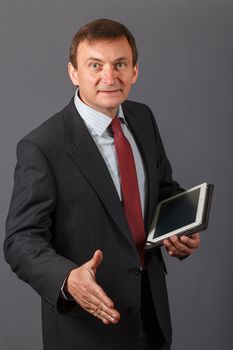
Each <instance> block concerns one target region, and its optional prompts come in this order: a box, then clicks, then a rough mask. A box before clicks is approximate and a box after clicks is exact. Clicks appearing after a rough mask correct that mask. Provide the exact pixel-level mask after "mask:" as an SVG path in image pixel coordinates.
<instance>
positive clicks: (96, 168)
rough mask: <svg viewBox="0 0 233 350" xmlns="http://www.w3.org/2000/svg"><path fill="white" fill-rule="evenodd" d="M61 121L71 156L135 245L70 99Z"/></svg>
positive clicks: (111, 185) (102, 163) (108, 178)
mask: <svg viewBox="0 0 233 350" xmlns="http://www.w3.org/2000/svg"><path fill="white" fill-rule="evenodd" d="M64 121H65V130H66V136H65V137H66V140H67V141H69V142H71V143H72V144H73V147H72V148H71V150H70V151H69V154H70V157H71V158H72V159H73V161H74V162H75V164H76V165H77V167H78V168H79V169H80V171H81V172H82V173H83V174H84V176H85V177H86V179H87V180H88V182H89V183H90V185H91V186H92V187H93V189H94V190H95V191H96V193H97V194H98V196H99V198H100V200H101V202H102V203H103V205H104V207H105V209H106V211H107V212H108V213H109V215H110V216H111V217H112V219H113V220H114V222H115V223H116V225H117V226H118V227H119V229H120V230H121V231H122V233H123V234H124V235H125V237H126V238H127V240H128V241H129V242H130V244H131V245H132V246H133V247H135V245H134V242H133V239H132V235H131V233H130V231H129V227H128V224H127V221H126V218H125V215H124V212H123V209H122V205H121V202H120V199H119V196H118V193H117V191H116V188H115V185H114V183H113V181H112V178H111V175H110V173H109V171H108V168H107V166H106V164H105V161H104V159H103V157H102V155H101V153H100V152H99V150H98V148H97V146H96V144H95V142H94V140H93V139H92V137H91V135H90V133H89V131H88V129H87V128H86V126H85V123H84V121H83V119H82V118H81V117H80V115H79V113H78V112H77V110H76V108H75V106H74V103H73V100H72V101H71V102H70V104H69V105H68V107H67V109H66V110H65V115H64Z"/></svg>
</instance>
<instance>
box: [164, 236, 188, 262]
mask: <svg viewBox="0 0 233 350" xmlns="http://www.w3.org/2000/svg"><path fill="white" fill-rule="evenodd" d="M163 243H164V246H165V247H166V250H167V252H168V254H169V255H170V256H175V257H183V256H186V255H190V254H191V253H192V249H190V248H188V247H187V246H186V245H185V244H183V243H182V242H180V240H179V238H178V237H177V236H176V235H174V236H171V237H170V239H166V240H165V241H164V242H163Z"/></svg>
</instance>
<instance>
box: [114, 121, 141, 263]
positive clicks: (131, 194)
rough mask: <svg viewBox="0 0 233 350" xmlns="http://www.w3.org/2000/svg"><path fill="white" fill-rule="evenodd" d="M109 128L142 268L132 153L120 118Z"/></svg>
mask: <svg viewBox="0 0 233 350" xmlns="http://www.w3.org/2000/svg"><path fill="white" fill-rule="evenodd" d="M111 127H112V131H113V134H114V144H115V148H116V153H117V159H118V167H119V172H120V177H121V191H122V197H123V208H124V212H125V215H126V218H127V222H128V225H129V228H130V231H131V234H132V236H133V239H134V242H135V244H136V247H137V250H138V253H139V255H140V260H141V264H142V266H143V264H144V247H145V227H144V222H143V217H142V208H141V202H140V194H139V187H138V181H137V173H136V168H135V163H134V157H133V152H132V149H131V146H130V143H129V141H128V140H127V138H126V137H125V135H124V133H123V131H122V128H121V122H120V118H114V119H113V120H112V123H111Z"/></svg>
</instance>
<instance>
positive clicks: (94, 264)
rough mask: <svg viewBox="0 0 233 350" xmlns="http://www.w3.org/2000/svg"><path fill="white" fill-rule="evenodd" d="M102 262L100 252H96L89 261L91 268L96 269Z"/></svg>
mask: <svg viewBox="0 0 233 350" xmlns="http://www.w3.org/2000/svg"><path fill="white" fill-rule="evenodd" d="M102 260H103V253H102V251H101V250H99V249H98V250H96V251H95V253H94V255H93V258H92V259H91V260H90V261H89V263H90V265H91V268H93V269H96V268H97V267H98V266H99V265H100V264H101V262H102Z"/></svg>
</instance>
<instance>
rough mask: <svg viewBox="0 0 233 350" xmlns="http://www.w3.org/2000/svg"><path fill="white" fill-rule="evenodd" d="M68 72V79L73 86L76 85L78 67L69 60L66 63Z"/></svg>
mask: <svg viewBox="0 0 233 350" xmlns="http://www.w3.org/2000/svg"><path fill="white" fill-rule="evenodd" d="M68 73H69V77H70V80H71V81H72V83H73V84H74V85H75V86H78V85H79V84H78V69H77V68H74V66H73V65H72V63H71V62H69V63H68Z"/></svg>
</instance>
